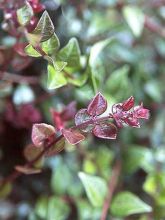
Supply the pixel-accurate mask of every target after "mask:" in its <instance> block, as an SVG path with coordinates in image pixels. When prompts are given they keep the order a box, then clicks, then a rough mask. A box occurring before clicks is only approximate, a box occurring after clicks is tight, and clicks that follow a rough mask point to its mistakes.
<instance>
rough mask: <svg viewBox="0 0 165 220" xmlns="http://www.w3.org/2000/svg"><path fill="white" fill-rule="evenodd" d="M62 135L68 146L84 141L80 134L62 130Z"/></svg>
mask: <svg viewBox="0 0 165 220" xmlns="http://www.w3.org/2000/svg"><path fill="white" fill-rule="evenodd" d="M61 132H62V134H63V135H64V137H65V138H66V140H67V141H68V142H69V143H70V144H73V145H74V144H78V143H80V142H81V141H83V140H84V139H85V136H84V135H82V134H81V133H80V132H78V131H75V130H71V129H62V130H61Z"/></svg>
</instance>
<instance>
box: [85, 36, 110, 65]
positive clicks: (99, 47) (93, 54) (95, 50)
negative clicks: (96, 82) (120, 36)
mask: <svg viewBox="0 0 165 220" xmlns="http://www.w3.org/2000/svg"><path fill="white" fill-rule="evenodd" d="M111 42H113V38H109V39H106V40H103V41H99V42H97V43H96V44H94V45H93V46H92V48H91V51H90V57H89V64H90V66H94V65H95V64H96V62H97V58H98V56H99V55H100V53H101V52H102V51H103V50H104V49H105V47H106V46H108V45H109V44H110V43H111Z"/></svg>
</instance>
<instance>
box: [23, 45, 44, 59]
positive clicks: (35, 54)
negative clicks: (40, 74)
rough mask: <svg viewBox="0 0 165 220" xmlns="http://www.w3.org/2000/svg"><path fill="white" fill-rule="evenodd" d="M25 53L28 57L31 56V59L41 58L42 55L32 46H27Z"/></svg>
mask: <svg viewBox="0 0 165 220" xmlns="http://www.w3.org/2000/svg"><path fill="white" fill-rule="evenodd" d="M25 53H26V54H27V55H28V56H31V57H41V56H42V55H41V54H40V53H39V52H38V51H37V50H35V49H34V47H33V46H32V45H30V44H29V45H27V46H26V47H25Z"/></svg>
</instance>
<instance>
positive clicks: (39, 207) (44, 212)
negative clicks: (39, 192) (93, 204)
mask: <svg viewBox="0 0 165 220" xmlns="http://www.w3.org/2000/svg"><path fill="white" fill-rule="evenodd" d="M35 213H36V214H37V215H38V216H39V217H40V218H42V219H47V220H55V219H56V220H65V219H66V218H67V216H68V214H69V207H68V206H67V205H66V203H65V202H64V201H63V200H61V199H59V198H57V197H50V198H48V197H46V196H42V197H41V198H40V199H39V200H38V201H37V204H36V207H35ZM37 219H38V218H37Z"/></svg>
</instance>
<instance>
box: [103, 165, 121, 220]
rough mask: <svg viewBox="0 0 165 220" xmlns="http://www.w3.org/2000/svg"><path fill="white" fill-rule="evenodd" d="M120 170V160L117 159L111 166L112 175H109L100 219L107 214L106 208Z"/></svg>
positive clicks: (104, 219) (104, 217)
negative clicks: (106, 193)
mask: <svg viewBox="0 0 165 220" xmlns="http://www.w3.org/2000/svg"><path fill="white" fill-rule="evenodd" d="M120 172H121V162H120V161H117V162H116V164H115V165H114V167H113V170H112V175H111V177H110V180H109V184H108V195H107V198H106V199H105V202H104V205H103V209H102V214H101V218H100V220H106V217H107V214H108V209H109V206H110V203H111V200H112V196H113V194H114V191H115V189H116V186H117V183H118V179H119V175H120Z"/></svg>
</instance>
